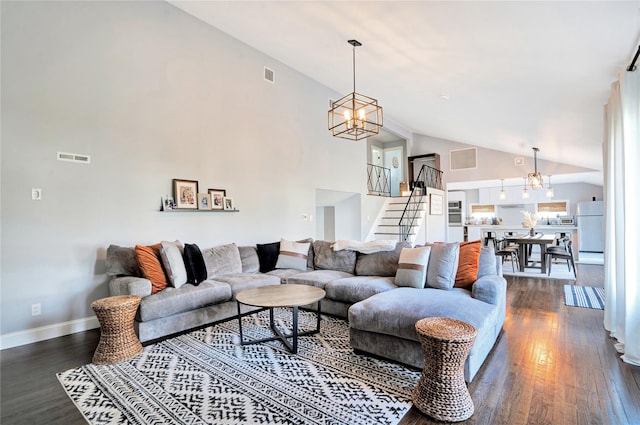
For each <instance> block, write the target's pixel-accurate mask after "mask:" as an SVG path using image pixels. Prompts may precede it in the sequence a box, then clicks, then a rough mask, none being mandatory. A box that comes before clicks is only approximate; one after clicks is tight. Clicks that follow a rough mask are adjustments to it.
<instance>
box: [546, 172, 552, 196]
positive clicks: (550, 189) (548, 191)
mask: <svg viewBox="0 0 640 425" xmlns="http://www.w3.org/2000/svg"><path fill="white" fill-rule="evenodd" d="M547 198H553V188H552V187H551V174H549V187H547Z"/></svg>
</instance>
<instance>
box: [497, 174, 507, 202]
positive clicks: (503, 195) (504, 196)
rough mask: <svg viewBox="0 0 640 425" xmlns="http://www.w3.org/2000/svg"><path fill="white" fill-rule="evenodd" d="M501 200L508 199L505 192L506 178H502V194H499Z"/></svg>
mask: <svg viewBox="0 0 640 425" xmlns="http://www.w3.org/2000/svg"><path fill="white" fill-rule="evenodd" d="M498 198H500V200H501V201H504V200H505V199H507V194H506V193H504V179H500V194H499V195H498Z"/></svg>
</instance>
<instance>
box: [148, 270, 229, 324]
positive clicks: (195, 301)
mask: <svg viewBox="0 0 640 425" xmlns="http://www.w3.org/2000/svg"><path fill="white" fill-rule="evenodd" d="M230 299H231V287H230V286H229V285H227V284H226V283H222V282H216V281H213V280H205V281H204V282H202V283H200V285H198V286H194V285H192V284H190V283H187V284H184V285H182V286H181V287H180V288H172V287H168V288H166V289H165V290H164V291H161V292H158V293H157V294H153V295H149V296H148V297H145V298H143V299H142V301H141V302H140V307H139V309H138V313H137V316H136V317H137V318H138V320H140V321H143V322H146V321H149V320H153V319H159V318H161V317H168V316H171V315H172V314H176V313H182V312H185V311H192V310H195V309H198V308H200V307H204V306H206V305H212V304H219V303H222V302H225V301H229V300H230Z"/></svg>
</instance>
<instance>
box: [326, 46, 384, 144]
mask: <svg viewBox="0 0 640 425" xmlns="http://www.w3.org/2000/svg"><path fill="white" fill-rule="evenodd" d="M348 43H349V44H351V45H352V46H353V92H352V93H349V94H348V95H346V96H344V97H343V98H342V99H339V100H336V101H335V102H332V103H331V109H330V110H329V130H331V132H332V134H333V136H335V137H341V138H343V139H349V140H360V139H365V138H367V137H370V136H373V135H376V134H378V132H379V131H380V127H382V106H378V101H377V100H376V99H373V98H371V97H369V96H365V95H363V94H359V93H356V47H357V46H362V43H360V42H359V41H358V40H349V41H348Z"/></svg>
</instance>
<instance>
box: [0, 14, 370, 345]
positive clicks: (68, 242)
mask: <svg viewBox="0 0 640 425" xmlns="http://www.w3.org/2000/svg"><path fill="white" fill-rule="evenodd" d="M1 8H2V9H1V14H2V17H1V18H2V34H1V36H2V37H1V39H2V50H1V55H2V69H1V71H2V124H3V125H2V145H1V152H2V156H1V161H2V163H1V165H2V174H1V178H2V182H1V199H2V211H1V228H2V244H1V256H2V258H1V261H2V270H1V273H0V277H1V295H2V300H1V322H2V324H1V328H0V333H1V334H2V335H3V341H5V336H6V335H7V334H11V333H19V332H20V331H25V330H28V329H32V328H37V327H43V326H49V325H55V324H59V323H63V322H67V321H83V320H84V319H85V318H87V317H92V316H93V312H92V311H91V309H90V303H91V302H92V301H93V300H95V299H98V298H101V297H104V296H106V295H107V285H106V282H107V277H106V276H105V274H104V272H105V269H104V258H105V249H106V248H107V246H108V245H109V244H111V243H115V244H120V245H126V246H132V245H134V244H153V243H157V242H159V241H160V240H175V239H179V240H180V241H182V242H191V243H197V244H199V245H200V246H202V247H210V246H214V245H217V244H223V243H228V242H237V243H239V244H255V243H264V242H272V241H276V240H279V239H280V238H281V237H283V238H292V239H299V238H303V237H309V236H313V235H314V234H315V230H316V229H315V223H314V222H313V221H304V220H303V219H302V215H303V214H309V215H313V214H315V212H316V205H315V189H316V188H319V187H321V188H326V189H331V190H339V191H344V192H352V193H358V194H360V193H365V192H366V166H365V163H366V144H365V143H353V142H349V141H344V140H341V139H336V138H333V137H331V136H330V133H329V132H328V130H327V127H326V125H327V124H326V113H327V99H329V98H330V97H333V98H335V97H336V96H337V95H339V94H338V93H334V92H332V91H330V90H328V89H327V88H326V87H324V86H321V85H320V84H318V83H316V82H315V81H313V80H311V79H309V78H308V77H305V76H303V75H301V74H299V73H298V72H296V71H294V70H292V69H290V68H288V67H286V66H284V65H283V64H281V63H279V62H277V61H275V60H273V59H272V58H270V57H268V56H266V55H264V54H262V53H260V52H258V51H256V50H254V49H252V48H250V47H248V46H246V45H244V44H242V43H240V42H238V41H237V40H235V39H233V38H231V37H229V36H227V35H225V34H224V33H222V32H220V31H217V30H216V29H214V28H211V27H210V26H208V25H206V24H204V23H202V22H200V21H198V20H196V19H194V18H192V17H190V16H188V15H186V14H184V13H183V12H182V11H180V10H178V9H177V8H175V7H173V6H171V5H170V4H167V3H164V2H15V3H14V2H2V3H1ZM264 66H268V67H270V68H271V69H274V70H275V78H276V83H275V84H270V83H267V82H265V81H264V80H263V77H262V75H263V67H264ZM58 151H62V152H73V153H83V154H89V155H91V164H89V165H82V164H73V163H68V162H60V161H57V160H56V152H58ZM173 178H183V179H193V180H198V181H199V183H200V188H201V189H204V190H206V189H207V188H224V189H227V193H228V195H229V196H232V197H233V198H234V201H235V204H236V207H237V208H238V209H239V210H240V212H239V213H205V212H200V213H198V212H183V213H161V212H158V208H159V205H160V197H161V196H162V195H165V194H167V193H170V192H171V181H172V179H173ZM31 188H42V191H43V198H42V200H41V201H31V199H30V196H31ZM201 191H202V190H201ZM363 203H365V204H366V201H364V200H363ZM366 208H367V207H366V205H365V209H366ZM363 221H364V220H363ZM358 233H360V232H358ZM33 303H41V304H42V315H40V316H36V317H32V316H31V304H33ZM3 345H5V344H4V342H3Z"/></svg>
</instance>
